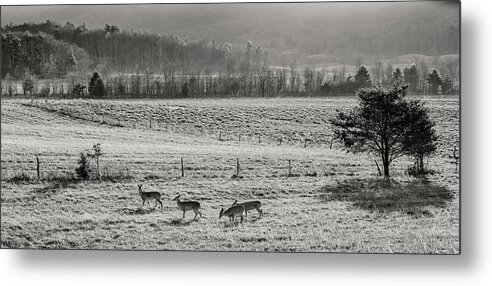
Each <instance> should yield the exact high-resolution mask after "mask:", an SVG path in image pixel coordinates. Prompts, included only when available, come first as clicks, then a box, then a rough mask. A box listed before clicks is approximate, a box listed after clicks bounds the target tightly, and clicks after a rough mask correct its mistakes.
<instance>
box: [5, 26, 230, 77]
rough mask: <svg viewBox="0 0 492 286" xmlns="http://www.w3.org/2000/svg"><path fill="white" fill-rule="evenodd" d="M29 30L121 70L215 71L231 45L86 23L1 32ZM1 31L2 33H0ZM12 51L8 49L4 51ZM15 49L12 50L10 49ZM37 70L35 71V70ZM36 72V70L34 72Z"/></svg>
mask: <svg viewBox="0 0 492 286" xmlns="http://www.w3.org/2000/svg"><path fill="white" fill-rule="evenodd" d="M15 32H22V33H25V32H29V33H31V34H35V35H39V34H41V33H40V32H42V33H45V34H49V35H52V36H53V37H54V38H55V39H56V40H59V41H63V42H67V43H70V44H73V45H76V46H78V47H80V48H82V49H83V50H85V51H87V53H88V54H89V55H90V57H91V58H92V60H93V62H94V66H93V68H95V67H96V66H97V67H99V68H100V69H103V68H104V69H107V70H112V71H120V72H131V71H133V70H135V69H142V70H144V69H149V70H151V71H154V72H156V71H159V70H161V69H162V66H163V65H174V66H176V67H177V68H178V69H180V70H198V69H212V70H217V69H219V68H222V67H223V66H224V65H225V64H226V58H227V55H228V54H231V52H232V51H231V45H230V44H228V43H224V44H222V45H219V44H218V43H216V42H215V41H210V42H208V41H201V42H189V43H188V42H186V41H184V40H183V39H181V38H179V37H178V36H160V35H156V34H151V33H147V32H141V31H132V30H131V31H121V30H120V29H119V27H117V26H114V25H105V27H104V28H100V29H93V30H89V29H88V28H87V27H86V25H85V24H82V25H80V26H75V25H74V24H72V23H70V22H67V23H66V24H65V25H63V26H62V25H59V24H57V23H54V22H51V21H49V20H48V21H46V22H44V23H39V24H35V23H25V24H22V25H7V26H5V27H4V28H3V33H5V34H12V33H15ZM3 33H2V35H3ZM6 51H7V53H9V54H10V53H11V49H7V50H6ZM12 52H14V51H12ZM7 72H10V73H12V71H11V70H10V68H8V69H6V70H5V71H4V69H3V68H2V75H5V74H6V73H7ZM36 72H37V71H36ZM36 72H35V73H36Z"/></svg>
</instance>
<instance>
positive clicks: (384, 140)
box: [330, 85, 435, 177]
mask: <svg viewBox="0 0 492 286" xmlns="http://www.w3.org/2000/svg"><path fill="white" fill-rule="evenodd" d="M406 88H407V86H399V85H395V86H393V87H391V88H383V87H370V88H364V89H359V90H358V91H357V92H356V95H357V97H358V99H359V100H358V106H357V107H355V108H354V109H352V110H351V111H349V112H343V111H342V112H338V114H337V116H336V118H335V119H332V120H330V121H331V123H332V124H333V126H334V129H335V136H336V138H338V139H340V140H341V141H342V142H343V143H344V144H345V146H346V147H348V148H350V149H352V150H354V151H357V152H364V151H365V152H370V153H374V154H376V155H377V156H378V157H379V158H380V160H381V161H382V163H383V169H384V176H385V177H389V176H390V169H389V168H390V164H391V162H393V161H394V160H395V159H397V158H399V157H401V156H404V155H409V154H411V155H419V156H420V155H421V154H428V153H429V152H431V151H433V150H431V149H432V148H430V147H429V146H430V145H432V143H433V142H435V139H434V138H433V137H432V135H433V129H432V127H433V123H430V120H429V119H428V115H427V110H425V109H424V108H423V105H422V103H420V101H418V100H406V99H405V95H406ZM423 126H425V127H426V128H427V129H425V130H428V131H429V130H430V131H429V132H423ZM419 144H420V145H419ZM421 147H422V148H421ZM431 147H432V146H431ZM421 150H423V151H421Z"/></svg>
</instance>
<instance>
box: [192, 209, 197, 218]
mask: <svg viewBox="0 0 492 286" xmlns="http://www.w3.org/2000/svg"><path fill="white" fill-rule="evenodd" d="M193 212H194V213H195V217H194V218H193V220H195V219H196V217H197V216H198V213H197V211H196V210H193Z"/></svg>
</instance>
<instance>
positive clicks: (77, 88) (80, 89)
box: [72, 83, 85, 97]
mask: <svg viewBox="0 0 492 286" xmlns="http://www.w3.org/2000/svg"><path fill="white" fill-rule="evenodd" d="M84 89H85V85H81V84H80V83H77V84H76V85H74V87H73V88H72V94H73V95H75V96H78V97H81V96H82V95H83V94H84Z"/></svg>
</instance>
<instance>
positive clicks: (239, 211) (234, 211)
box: [219, 205, 245, 225]
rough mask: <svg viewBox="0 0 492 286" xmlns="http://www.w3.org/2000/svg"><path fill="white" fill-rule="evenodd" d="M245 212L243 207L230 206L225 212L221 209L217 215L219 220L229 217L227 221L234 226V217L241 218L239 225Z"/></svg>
mask: <svg viewBox="0 0 492 286" xmlns="http://www.w3.org/2000/svg"><path fill="white" fill-rule="evenodd" d="M244 212H245V208H244V206H243V205H235V206H231V207H230V208H228V209H227V210H224V208H222V209H221V210H220V213H219V219H220V218H221V217H223V216H227V217H229V221H230V222H231V223H232V224H233V225H236V221H235V220H236V217H237V216H240V217H241V223H242V222H243V213H244Z"/></svg>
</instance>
